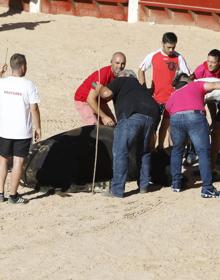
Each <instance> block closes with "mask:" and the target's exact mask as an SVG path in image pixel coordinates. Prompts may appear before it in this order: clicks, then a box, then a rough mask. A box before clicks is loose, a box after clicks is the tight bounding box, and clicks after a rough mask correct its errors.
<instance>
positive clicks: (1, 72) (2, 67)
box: [0, 64, 8, 76]
mask: <svg viewBox="0 0 220 280" xmlns="http://www.w3.org/2000/svg"><path fill="white" fill-rule="evenodd" d="M0 68H1V69H0V74H1V76H2V75H3V74H4V73H5V72H6V71H7V69H8V65H7V64H4V65H3V66H1V67H0Z"/></svg>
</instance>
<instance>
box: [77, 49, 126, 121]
mask: <svg viewBox="0 0 220 280" xmlns="http://www.w3.org/2000/svg"><path fill="white" fill-rule="evenodd" d="M125 65H126V56H125V55H124V53H122V52H116V53H114V54H113V56H112V59H111V65H109V66H105V67H103V68H101V69H100V70H98V71H95V72H93V73H92V74H91V75H90V76H88V77H87V78H86V79H85V80H84V81H83V83H82V84H81V85H80V86H79V87H78V89H77V90H76V92H75V95H74V103H75V108H76V110H77V111H78V113H79V114H80V116H81V119H82V122H83V124H84V125H94V124H96V123H97V115H96V114H95V112H94V111H93V109H92V108H91V107H90V105H89V104H88V103H87V98H88V95H89V93H90V92H91V93H94V92H95V87H94V86H93V85H92V84H93V82H95V83H96V82H99V83H100V84H102V85H103V86H106V85H107V84H109V83H110V82H111V81H112V80H114V79H115V78H116V77H117V76H118V74H119V73H120V72H121V71H122V70H123V69H124V68H125ZM100 111H101V112H102V113H103V114H102V115H104V117H102V118H101V119H100V122H101V123H102V124H104V125H106V124H108V125H114V124H115V118H114V115H113V114H112V112H111V110H110V108H109V106H108V105H107V102H105V101H102V102H101V105H100Z"/></svg>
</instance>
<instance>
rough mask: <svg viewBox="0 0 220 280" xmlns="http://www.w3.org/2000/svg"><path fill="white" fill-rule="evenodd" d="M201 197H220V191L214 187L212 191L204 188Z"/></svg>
mask: <svg viewBox="0 0 220 280" xmlns="http://www.w3.org/2000/svg"><path fill="white" fill-rule="evenodd" d="M201 197H203V198H215V197H220V192H219V191H217V189H216V188H213V189H212V191H211V190H206V189H203V190H202V192H201Z"/></svg>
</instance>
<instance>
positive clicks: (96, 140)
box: [92, 65, 100, 194]
mask: <svg viewBox="0 0 220 280" xmlns="http://www.w3.org/2000/svg"><path fill="white" fill-rule="evenodd" d="M98 82H99V83H100V65H99V67H98ZM99 119H100V94H99V95H98V113H97V123H96V139H95V160H94V168H93V178H92V194H95V177H96V166H97V157H98V143H99Z"/></svg>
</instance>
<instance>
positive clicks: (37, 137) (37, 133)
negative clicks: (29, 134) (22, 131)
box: [34, 128, 41, 143]
mask: <svg viewBox="0 0 220 280" xmlns="http://www.w3.org/2000/svg"><path fill="white" fill-rule="evenodd" d="M40 140H41V129H40V128H36V129H35V130H34V142H35V143H36V142H39V141H40Z"/></svg>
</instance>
